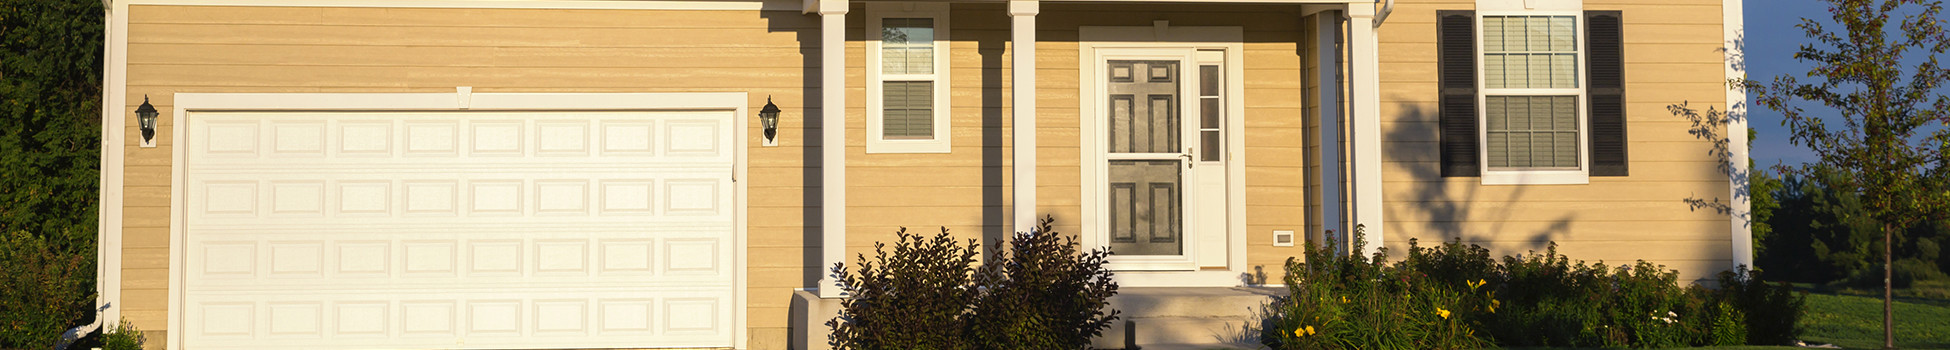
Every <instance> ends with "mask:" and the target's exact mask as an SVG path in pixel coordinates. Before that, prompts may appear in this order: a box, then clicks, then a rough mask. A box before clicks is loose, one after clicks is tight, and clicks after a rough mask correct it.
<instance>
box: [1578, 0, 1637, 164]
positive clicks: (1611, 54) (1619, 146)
mask: <svg viewBox="0 0 1950 350" xmlns="http://www.w3.org/2000/svg"><path fill="white" fill-rule="evenodd" d="M1622 16H1623V14H1621V13H1620V12H1619V11H1585V13H1584V18H1585V28H1586V31H1585V45H1586V46H1587V47H1586V50H1588V52H1589V56H1588V57H1587V58H1586V59H1585V64H1586V65H1587V66H1588V67H1586V70H1585V71H1586V72H1588V73H1587V74H1589V78H1588V81H1589V83H1590V84H1591V85H1590V86H1589V89H1588V90H1586V93H1587V94H1588V95H1589V96H1590V98H1591V114H1590V115H1591V117H1590V118H1591V120H1590V121H1591V176H1626V175H1629V174H1630V173H1631V172H1630V171H1629V169H1628V168H1629V167H1630V166H1631V162H1630V160H1629V159H1627V152H1626V146H1627V143H1628V142H1626V141H1627V139H1626V138H1625V45H1624V40H1623V36H1624V34H1623V31H1624V30H1623V29H1624V28H1622V25H1621V24H1620V17H1622Z"/></svg>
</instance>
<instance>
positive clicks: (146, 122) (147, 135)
mask: <svg viewBox="0 0 1950 350" xmlns="http://www.w3.org/2000/svg"><path fill="white" fill-rule="evenodd" d="M135 120H136V122H138V123H141V124H142V147H156V106H152V105H149V96H147V95H144V96H142V106H140V107H136V108H135Z"/></svg>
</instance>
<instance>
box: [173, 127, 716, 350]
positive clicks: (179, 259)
mask: <svg viewBox="0 0 1950 350" xmlns="http://www.w3.org/2000/svg"><path fill="white" fill-rule="evenodd" d="M460 90H461V91H462V92H461V93H178V94H176V95H175V101H176V103H175V108H174V111H172V112H173V113H174V114H172V115H171V116H172V117H174V118H176V119H175V125H174V127H173V130H171V131H170V132H173V133H174V134H171V135H184V132H186V131H187V130H188V125H189V124H190V123H189V122H187V121H186V119H187V118H186V117H187V116H189V114H188V113H190V112H210V111H388V110H391V111H400V110H412V111H462V110H470V111H481V110H559V111H560V110H572V111H616V110H638V111H644V110H729V111H732V116H733V118H732V119H734V120H733V121H732V124H733V125H734V129H733V135H734V138H735V141H734V142H736V145H734V146H733V148H734V149H735V150H734V155H733V157H734V159H735V161H736V165H735V166H734V167H733V168H732V176H731V179H732V184H733V186H732V187H733V192H734V194H733V197H734V200H736V201H737V203H736V204H733V205H732V207H733V208H734V210H736V213H734V217H735V219H734V220H735V222H734V223H733V231H734V232H735V234H734V236H735V237H734V238H733V244H735V245H736V247H734V249H733V250H734V252H735V255H734V256H733V257H732V261H733V262H734V266H733V267H732V273H733V274H734V275H735V276H737V277H736V281H735V282H734V283H735V284H734V287H733V293H734V296H733V298H734V299H733V300H734V302H733V304H732V310H733V315H735V316H734V318H733V322H732V327H733V334H732V339H733V342H734V344H733V347H734V348H737V349H744V348H746V338H748V334H747V333H748V330H747V329H746V321H747V320H746V319H747V318H749V317H747V316H748V315H746V313H747V312H746V311H747V309H746V305H747V304H746V297H747V296H746V294H747V293H748V291H747V290H746V287H747V286H748V285H747V283H746V279H747V276H748V275H749V273H748V271H746V261H745V260H746V256H747V255H746V254H747V253H748V252H747V251H746V248H747V242H746V236H747V232H746V228H747V227H746V226H747V221H746V215H747V212H748V210H747V208H746V206H747V205H749V202H748V201H747V200H746V191H745V188H746V183H745V181H743V179H744V178H745V177H746V175H745V174H746V172H745V166H746V154H745V152H746V148H747V147H746V146H747V144H748V143H749V141H750V140H747V139H746V138H747V137H748V136H747V135H746V134H747V132H746V130H745V129H746V127H747V124H748V121H747V120H746V119H747V118H745V115H746V113H747V110H746V109H747V108H748V107H747V106H746V104H748V103H749V102H750V101H749V100H747V95H746V93H744V92H711V93H475V94H469V93H466V91H467V90H468V89H466V88H462V89H460ZM188 150H189V149H188V147H181V146H180V145H178V147H173V148H172V151H171V156H170V158H171V163H170V164H171V165H170V174H171V181H170V203H169V271H170V272H169V315H168V317H169V328H168V330H169V331H170V332H168V339H166V340H165V341H166V342H165V344H166V345H165V346H166V347H170V348H181V347H182V346H183V340H184V335H183V332H180V331H179V330H182V329H183V322H184V320H183V317H184V312H183V309H182V308H183V301H184V293H183V285H184V275H183V272H184V271H186V270H185V266H184V265H185V261H184V259H186V258H187V257H188V255H187V253H186V252H185V251H184V244H185V240H186V237H184V234H185V231H184V229H185V225H184V217H185V214H186V209H188V207H189V206H188V203H186V201H187V200H188V198H189V197H188V196H187V194H186V193H185V189H186V188H187V187H188V186H187V183H186V182H185V181H186V180H187V177H186V176H185V175H186V171H187V169H188V168H187V166H186V165H187V164H186V163H185V162H186V161H187V160H188V155H189V153H188Z"/></svg>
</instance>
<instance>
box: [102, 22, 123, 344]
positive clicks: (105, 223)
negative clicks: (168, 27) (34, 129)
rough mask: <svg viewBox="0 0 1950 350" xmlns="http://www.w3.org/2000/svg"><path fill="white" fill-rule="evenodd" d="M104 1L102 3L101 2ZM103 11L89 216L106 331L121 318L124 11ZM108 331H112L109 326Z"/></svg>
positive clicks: (116, 324) (118, 325)
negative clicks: (96, 155)
mask: <svg viewBox="0 0 1950 350" xmlns="http://www.w3.org/2000/svg"><path fill="white" fill-rule="evenodd" d="M104 1H106V0H104ZM111 5H112V6H107V7H104V8H103V13H102V16H103V21H104V22H103V23H104V24H103V26H104V27H105V28H102V29H103V30H102V33H103V36H104V38H102V52H103V53H104V54H105V55H106V56H105V57H104V59H103V60H102V126H103V127H102V133H101V138H102V139H101V147H102V149H101V160H100V166H101V168H100V169H101V171H100V178H99V180H100V182H99V184H98V186H101V188H100V190H99V191H98V192H96V193H98V194H99V195H100V197H98V199H97V202H98V203H97V204H98V205H100V207H99V208H97V209H96V211H95V212H96V217H95V222H96V226H95V231H96V232H95V234H96V237H97V238H96V241H95V242H96V246H95V251H96V254H98V255H100V257H99V258H98V260H97V261H96V267H95V268H96V273H95V276H96V278H95V291H96V295H98V297H97V298H96V300H97V301H96V304H95V307H96V308H100V307H102V306H103V305H104V304H106V305H107V306H108V309H107V310H104V311H103V313H102V319H103V321H105V323H106V324H109V325H112V326H111V327H121V319H122V204H123V203H122V201H123V198H122V193H123V189H122V184H123V171H124V168H125V167H124V163H125V162H126V161H127V160H126V159H123V156H124V155H125V153H126V152H127V150H126V149H124V148H123V143H124V142H126V141H124V140H125V138H124V136H125V135H124V134H125V133H126V132H127V131H126V130H127V127H128V122H127V120H126V119H125V117H124V115H125V114H124V113H127V112H125V111H126V110H127V108H125V107H124V106H127V104H126V100H125V99H127V98H128V93H127V91H126V90H127V88H126V87H127V86H128V84H127V81H128V80H127V77H126V74H127V72H128V69H126V68H127V67H128V65H126V64H124V63H125V62H128V57H129V56H128V53H126V52H124V51H123V48H125V47H128V29H127V28H128V18H127V17H125V16H123V15H122V14H124V13H127V11H125V10H127V9H128V7H127V6H125V5H122V4H111ZM111 329H113V328H111Z"/></svg>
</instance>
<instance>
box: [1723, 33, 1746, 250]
mask: <svg viewBox="0 0 1950 350" xmlns="http://www.w3.org/2000/svg"><path fill="white" fill-rule="evenodd" d="M1745 7H1746V4H1745V2H1744V1H1742V0H1725V1H1724V2H1723V3H1722V4H1721V6H1720V9H1721V11H1722V13H1721V16H1724V20H1725V23H1724V24H1722V25H1721V27H1722V28H1724V34H1723V35H1725V38H1726V43H1725V44H1726V45H1727V46H1726V51H1725V52H1726V70H1727V79H1747V69H1746V67H1747V63H1746V62H1744V61H1743V60H1745V59H1746V54H1747V52H1746V51H1747V48H1746V46H1747V43H1746V35H1747V33H1746V32H1747V18H1746V17H1745V16H1744V15H1742V13H1743V12H1742V11H1743V10H1744V9H1745ZM1726 130H1727V147H1728V150H1729V151H1731V154H1729V155H1728V156H1727V162H1729V163H1731V164H1728V165H1731V166H1733V167H1732V169H1733V173H1732V174H1728V176H1729V177H1730V178H1729V179H1728V180H1729V181H1731V183H1732V184H1733V185H1732V186H1729V187H1732V188H1733V195H1732V196H1733V204H1732V205H1733V215H1732V216H1733V263H1734V264H1735V265H1747V267H1749V268H1751V267H1753V266H1754V225H1753V220H1754V204H1753V202H1752V200H1753V193H1751V192H1750V190H1752V186H1753V184H1752V183H1749V182H1748V181H1749V180H1748V179H1750V177H1748V176H1749V175H1750V174H1751V172H1752V171H1753V169H1749V167H1748V166H1747V141H1748V140H1747V90H1746V89H1745V88H1740V87H1731V88H1728V89H1727V129H1726Z"/></svg>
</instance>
